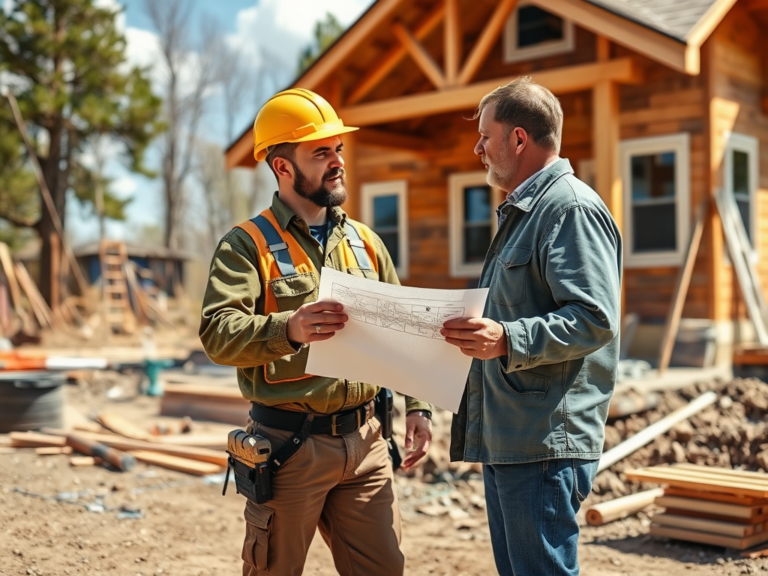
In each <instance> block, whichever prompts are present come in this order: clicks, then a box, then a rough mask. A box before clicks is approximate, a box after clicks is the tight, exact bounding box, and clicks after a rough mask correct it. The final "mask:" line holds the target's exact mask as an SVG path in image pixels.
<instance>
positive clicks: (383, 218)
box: [373, 194, 398, 230]
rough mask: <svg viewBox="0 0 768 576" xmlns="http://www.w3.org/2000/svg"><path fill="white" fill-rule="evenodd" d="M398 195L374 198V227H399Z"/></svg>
mask: <svg viewBox="0 0 768 576" xmlns="http://www.w3.org/2000/svg"><path fill="white" fill-rule="evenodd" d="M397 204H398V197H397V195H396V194H392V195H391V196H376V197H375V198H374V199H373V227H374V228H375V229H376V230H378V229H379V228H397V208H398V206H397Z"/></svg>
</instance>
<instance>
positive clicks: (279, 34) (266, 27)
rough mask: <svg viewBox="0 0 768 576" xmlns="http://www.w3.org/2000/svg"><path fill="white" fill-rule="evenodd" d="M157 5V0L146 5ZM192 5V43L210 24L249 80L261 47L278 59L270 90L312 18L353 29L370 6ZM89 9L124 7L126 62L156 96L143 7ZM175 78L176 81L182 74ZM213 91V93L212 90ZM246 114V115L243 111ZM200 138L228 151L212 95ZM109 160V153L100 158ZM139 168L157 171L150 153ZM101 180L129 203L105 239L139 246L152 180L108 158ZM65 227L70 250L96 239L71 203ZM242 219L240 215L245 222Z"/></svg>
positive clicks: (158, 209) (284, 80)
mask: <svg viewBox="0 0 768 576" xmlns="http://www.w3.org/2000/svg"><path fill="white" fill-rule="evenodd" d="M150 1H163V0H150ZM184 1H185V2H189V3H191V5H192V15H191V16H192V20H193V27H192V30H193V38H192V39H193V40H195V39H196V36H198V37H199V34H197V32H198V31H199V23H200V21H201V20H202V19H210V18H215V19H217V20H218V22H219V24H220V27H221V29H222V30H223V32H224V34H225V41H226V42H227V44H228V45H229V46H230V47H231V48H234V49H236V50H238V51H239V52H241V53H242V54H244V55H245V56H246V60H247V61H248V62H249V63H250V64H251V66H252V72H253V73H254V74H258V73H259V65H260V58H261V54H262V52H261V49H262V47H265V48H266V49H268V50H269V51H270V52H271V53H274V54H278V55H279V57H280V58H281V59H282V62H280V63H279V65H278V66H277V69H278V71H279V75H280V78H279V79H278V80H277V81H276V84H278V85H277V86H276V88H275V90H278V89H280V88H282V87H283V86H285V85H287V84H289V83H290V82H291V80H292V79H293V77H294V72H295V67H296V63H297V62H298V55H299V53H300V52H301V50H303V49H304V48H305V47H306V46H308V45H309V44H310V43H311V42H312V32H313V28H314V25H315V22H317V21H318V20H319V19H321V18H323V17H324V16H325V14H326V13H327V12H330V13H332V14H333V15H334V16H336V18H338V20H339V21H340V22H341V23H342V24H343V25H345V26H348V25H349V24H351V23H353V22H354V21H355V20H357V18H358V17H359V16H360V15H361V14H362V13H363V12H364V11H365V10H366V9H367V8H368V7H369V6H370V4H371V3H372V1H373V0H322V1H320V0H184ZM97 2H99V3H101V4H104V5H110V6H116V5H118V4H119V5H121V6H123V7H124V12H123V16H122V17H121V18H120V19H119V21H118V24H119V26H120V27H121V28H122V30H123V32H124V34H125V36H126V39H127V54H128V59H129V62H131V63H134V64H140V65H143V66H150V67H153V70H152V72H151V77H152V79H153V84H155V85H156V91H157V92H158V93H161V90H162V88H161V80H162V75H163V69H162V66H158V62H159V61H160V58H159V56H158V54H157V44H156V41H157V37H156V35H155V32H154V30H153V26H152V22H151V20H150V19H149V17H148V16H147V15H146V13H145V10H144V0H97ZM182 77H183V75H182ZM214 92H215V90H214ZM256 107H257V104H256V103H254V104H253V106H252V107H248V109H243V110H242V118H241V119H238V123H237V127H236V132H238V133H239V132H240V131H241V130H242V129H244V128H246V126H247V125H248V124H249V123H251V122H252V121H253V117H254V115H255V113H256V111H257V109H256ZM250 108H252V109H250ZM204 133H205V136H206V138H207V139H210V140H211V141H213V142H215V143H217V144H219V145H221V146H226V145H227V144H228V142H227V138H226V134H225V130H224V128H223V123H222V111H221V106H220V104H219V103H217V101H216V98H215V94H214V96H212V97H211V99H210V102H209V106H208V113H207V116H206V118H205V128H204ZM108 155H109V154H108ZM147 163H148V164H149V166H150V167H151V168H153V169H157V168H158V163H159V155H158V153H157V150H154V152H150V154H149V155H148V156H147ZM106 171H107V175H108V176H110V177H111V178H112V179H113V186H112V191H113V192H114V193H116V194H117V195H119V196H122V197H129V196H130V197H132V198H133V201H132V202H131V204H129V206H128V209H127V214H128V221H127V222H124V223H118V222H108V224H107V235H108V236H110V237H113V238H122V239H127V240H134V241H136V240H140V238H137V231H139V230H141V229H142V228H143V227H147V226H150V227H151V226H157V225H160V223H161V222H162V221H163V203H162V189H161V183H160V180H159V179H154V180H150V179H146V178H142V177H138V176H136V175H133V174H131V173H130V172H128V171H127V170H126V169H125V168H124V167H122V166H121V165H120V164H119V162H118V161H117V160H116V159H113V160H111V161H109V162H108V163H107V169H106ZM68 212H69V214H68V216H67V217H68V221H69V222H70V223H71V225H70V226H69V227H68V228H69V230H70V233H71V234H72V238H73V241H74V243H75V244H79V243H82V242H88V241H91V240H95V239H97V238H98V223H97V222H96V219H95V218H93V217H88V215H85V214H82V213H81V210H80V209H79V207H78V204H77V202H76V201H72V202H68ZM246 217H247V216H246Z"/></svg>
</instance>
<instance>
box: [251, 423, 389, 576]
mask: <svg viewBox="0 0 768 576" xmlns="http://www.w3.org/2000/svg"><path fill="white" fill-rule="evenodd" d="M248 431H249V432H255V433H257V434H261V435H262V436H264V437H266V438H269V439H270V441H271V442H272V449H273V450H277V449H278V448H279V447H280V446H282V445H283V443H284V442H285V441H286V440H287V439H288V438H290V437H291V435H292V433H291V432H287V431H284V430H277V429H275V428H268V427H266V426H262V425H260V424H258V423H252V424H251V425H250V426H249V427H248ZM272 489H273V494H274V498H273V499H272V500H270V501H269V502H267V503H265V504H254V503H253V502H251V501H247V503H246V505H245V522H246V525H245V530H246V533H245V543H244V545H243V576H257V575H260V574H274V575H278V576H291V575H296V576H298V575H300V574H301V573H302V571H303V569H304V563H305V561H306V557H307V551H308V550H309V545H310V543H311V542H312V538H313V537H314V534H315V528H316V527H317V528H319V529H320V533H321V534H322V536H323V539H324V540H325V542H326V544H328V546H329V547H330V549H331V553H332V554H333V560H334V563H335V565H336V570H338V572H339V574H340V575H341V576H353V575H357V576H363V575H365V576H377V575H381V576H398V575H401V574H402V573H403V565H404V558H403V554H402V552H401V551H400V509H399V508H398V505H397V498H396V496H395V492H394V486H393V475H392V464H391V462H390V459H389V452H388V449H387V443H386V441H385V440H384V439H383V438H382V437H381V424H380V423H379V421H378V420H377V419H376V418H371V419H370V420H369V421H368V422H367V423H366V424H364V425H363V426H362V427H361V428H360V429H359V430H357V431H355V432H351V433H350V434H345V435H344V436H337V437H333V436H324V435H320V434H313V435H310V436H309V437H308V438H307V440H306V441H305V442H304V443H303V444H302V446H301V447H300V448H299V451H298V452H297V453H296V454H295V455H294V456H293V457H291V458H290V459H289V460H288V461H287V462H286V463H285V464H284V465H283V466H282V467H281V468H280V470H279V471H278V472H277V474H275V475H274V476H273V478H272Z"/></svg>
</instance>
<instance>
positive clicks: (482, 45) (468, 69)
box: [458, 0, 517, 86]
mask: <svg viewBox="0 0 768 576" xmlns="http://www.w3.org/2000/svg"><path fill="white" fill-rule="evenodd" d="M515 4H517V0H501V1H500V2H499V3H498V4H497V5H496V10H494V12H493V14H492V15H491V17H490V18H489V19H488V23H487V24H486V25H485V28H484V29H483V31H482V32H481V33H480V37H479V38H478V39H477V42H475V46H474V47H473V48H472V52H470V53H469V56H468V57H467V60H466V62H465V63H464V67H463V68H462V69H461V72H460V73H459V78H458V84H460V85H462V86H464V85H465V84H468V83H469V81H470V80H472V78H474V77H475V74H477V72H478V70H480V67H481V66H482V65H483V62H485V58H486V57H487V56H488V53H489V52H490V51H491V48H493V45H494V44H495V43H496V40H497V39H498V38H499V34H501V30H502V28H504V24H505V23H506V21H507V18H508V17H509V15H510V14H511V13H512V10H513V9H514V8H515Z"/></svg>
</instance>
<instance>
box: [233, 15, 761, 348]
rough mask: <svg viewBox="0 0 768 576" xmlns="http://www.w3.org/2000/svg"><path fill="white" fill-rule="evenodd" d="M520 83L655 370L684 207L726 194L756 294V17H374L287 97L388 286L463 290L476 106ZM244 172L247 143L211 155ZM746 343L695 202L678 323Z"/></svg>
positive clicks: (477, 191)
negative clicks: (555, 109) (598, 206)
mask: <svg viewBox="0 0 768 576" xmlns="http://www.w3.org/2000/svg"><path fill="white" fill-rule="evenodd" d="M521 75H529V76H531V77H532V78H533V79H534V80H535V81H537V82H539V83H540V84H543V85H545V86H547V87H548V88H549V89H550V90H552V91H553V92H554V93H555V94H556V95H557V96H558V98H559V99H560V101H561V103H562V106H563V110H564V113H565V123H564V130H563V144H562V152H561V156H563V157H565V158H568V159H570V161H571V164H572V165H573V167H574V169H575V170H576V172H577V175H579V176H580V177H581V178H582V179H583V180H585V181H586V182H588V183H589V184H591V185H592V186H593V188H595V190H597V192H598V193H599V194H600V196H601V197H602V198H603V200H604V201H605V203H606V204H607V206H608V207H609V208H610V210H611V212H612V213H613V215H614V217H615V219H616V221H617V222H618V224H619V227H620V228H621V230H622V233H623V235H624V239H625V247H626V249H625V275H624V310H625V313H634V314H636V315H637V316H638V317H639V318H640V321H641V325H640V328H639V329H638V331H637V332H636V335H637V336H636V340H637V342H636V345H635V346H634V347H635V352H634V355H635V356H640V357H643V356H646V357H650V358H653V357H657V356H658V345H659V340H660V336H661V333H662V330H663V324H664V319H665V318H666V316H667V314H668V311H669V309H670V306H671V303H672V298H673V294H674V291H675V285H676V278H677V275H678V271H679V269H680V267H681V265H682V263H683V260H684V257H685V252H686V248H687V246H688V243H689V238H690V235H691V232H692V229H693V226H694V218H695V214H696V211H697V207H698V206H699V205H700V204H701V203H702V201H704V200H705V199H709V198H711V197H713V195H715V194H716V193H718V191H720V190H724V191H725V192H726V193H729V194H733V196H734V197H735V199H736V201H737V204H738V207H739V209H740V213H741V216H742V218H743V220H744V223H745V225H746V229H747V231H748V234H749V237H750V241H751V243H752V250H753V252H754V258H755V260H756V262H758V269H759V274H760V276H761V278H762V284H763V286H764V287H768V258H766V255H768V0H676V1H675V2H671V1H669V0H517V1H516V0H378V1H376V2H374V3H373V4H372V5H371V7H370V8H369V9H368V10H367V11H366V12H365V13H364V14H363V15H362V16H361V17H360V18H359V20H358V21H357V22H356V23H355V24H353V25H352V26H351V27H350V28H349V29H348V30H347V31H346V33H345V34H343V36H341V37H340V38H339V39H338V41H337V42H336V43H335V44H334V45H333V46H332V47H331V48H330V49H328V50H327V51H326V52H325V53H324V54H323V55H322V57H321V58H320V59H319V60H318V61H317V62H316V63H315V64H314V65H313V66H312V67H311V68H310V69H309V70H307V71H306V72H305V73H304V74H303V75H302V76H301V77H299V78H298V79H296V81H295V83H294V86H299V87H304V88H309V89H311V90H315V91H316V92H318V93H320V94H322V95H323V96H325V97H326V98H327V99H328V100H329V101H330V102H331V103H332V104H333V105H334V107H335V108H336V110H337V111H338V112H339V115H340V117H341V118H342V119H343V120H344V122H345V123H346V124H348V125H355V126H361V127H362V129H361V130H360V131H358V132H355V133H352V134H347V135H345V136H344V146H345V154H344V156H345V161H346V163H347V168H348V172H347V182H348V189H349V192H350V197H349V200H348V202H347V204H346V205H345V209H346V210H347V211H348V212H349V213H350V215H352V216H353V217H355V218H358V219H361V220H362V221H364V222H366V223H368V224H369V225H371V226H372V227H373V228H374V229H375V230H376V231H377V232H378V233H379V234H380V235H381V236H382V238H383V239H384V241H385V242H386V243H387V245H388V247H389V248H390V251H391V252H392V255H393V257H394V258H395V260H396V263H397V267H398V271H399V273H400V277H401V278H402V280H403V282H404V283H406V284H409V285H413V286H424V287H435V288H437V287H439V288H460V287H466V286H471V285H473V284H474V283H475V282H476V280H477V277H478V275H479V273H480V267H481V266H482V259H483V258H482V257H483V255H484V253H485V250H486V248H487V246H488V245H489V242H490V239H491V236H492V234H493V233H494V229H495V210H494V208H495V207H496V206H497V205H498V204H499V203H500V202H501V201H502V197H501V194H500V192H499V191H498V190H494V189H491V188H490V187H489V186H488V185H487V184H486V182H485V175H484V172H483V171H482V165H481V164H480V162H479V159H478V158H477V157H476V156H475V155H474V154H473V152H472V149H473V146H474V144H475V142H476V140H477V137H478V135H477V123H476V121H468V120H467V118H470V117H471V116H472V114H473V112H474V109H475V107H476V106H477V103H478V102H479V100H480V98H481V97H482V96H483V95H485V94H486V93H487V92H489V91H490V90H492V89H494V88H495V87H497V86H499V85H502V84H505V83H507V82H509V81H511V80H512V79H514V78H516V77H518V76H521ZM226 163H227V166H228V167H229V168H232V167H251V166H254V165H255V161H254V158H253V142H252V134H251V131H250V129H248V130H246V131H245V132H244V133H243V134H242V136H241V137H240V138H239V139H237V140H236V141H235V142H234V143H232V145H231V146H230V147H229V149H228V150H227V152H226ZM683 316H684V317H685V318H694V319H702V322H704V323H705V324H707V325H710V326H712V327H713V328H714V329H715V330H716V333H717V342H718V346H717V349H718V351H719V354H718V359H719V360H720V361H723V360H725V361H727V360H728V359H729V357H730V356H729V354H730V347H731V345H732V344H733V342H734V339H737V340H738V339H741V340H744V339H746V340H749V339H750V338H751V335H750V333H749V324H748V323H747V322H740V321H739V320H740V319H743V318H745V317H746V316H745V314H744V309H743V305H742V303H741V300H740V295H739V290H738V284H737V283H736V279H735V276H734V274H733V272H732V269H731V265H730V261H729V259H728V256H727V254H726V247H725V244H724V237H723V231H722V224H721V220H720V218H719V215H718V212H717V210H716V209H715V208H714V203H713V202H710V203H709V210H708V211H707V213H706V219H705V227H704V233H703V239H702V241H701V245H700V248H699V252H698V255H697V257H696V260H695V265H694V268H693V273H692V276H691V282H690V288H689V290H688V294H687V297H686V300H685V305H684V309H683Z"/></svg>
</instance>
